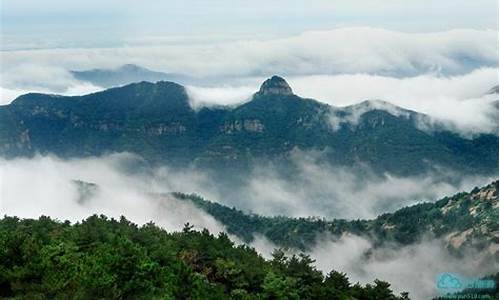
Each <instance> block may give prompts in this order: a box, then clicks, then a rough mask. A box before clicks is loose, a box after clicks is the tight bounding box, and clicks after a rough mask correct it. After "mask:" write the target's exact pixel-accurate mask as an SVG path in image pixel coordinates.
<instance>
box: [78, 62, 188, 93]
mask: <svg viewBox="0 0 500 300" xmlns="http://www.w3.org/2000/svg"><path fill="white" fill-rule="evenodd" d="M70 73H71V74H72V75H73V77H75V78H76V79H78V80H81V81H86V82H89V83H92V84H93V85H97V86H100V87H104V88H111V87H118V86H122V85H127V84H130V83H134V82H140V81H150V82H157V81H174V82H178V83H181V84H187V83H189V82H191V81H192V78H191V77H189V76H187V75H183V74H177V73H164V72H157V71H152V70H149V69H147V68H144V67H140V66H137V65H134V64H126V65H123V66H121V67H118V68H115V69H92V70H82V71H70Z"/></svg>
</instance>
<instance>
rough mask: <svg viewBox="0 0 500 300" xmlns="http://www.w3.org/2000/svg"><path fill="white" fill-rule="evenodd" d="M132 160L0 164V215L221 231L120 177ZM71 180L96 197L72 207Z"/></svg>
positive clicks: (187, 207) (137, 181)
mask: <svg viewBox="0 0 500 300" xmlns="http://www.w3.org/2000/svg"><path fill="white" fill-rule="evenodd" d="M135 160H136V158H134V157H133V156H130V155H128V154H117V155H111V156H107V157H102V158H88V159H73V160H68V161H65V160H61V159H58V158H55V157H36V158H34V159H15V160H3V159H2V160H0V214H1V215H14V216H18V217H21V218H37V217H39V216H41V215H47V216H51V217H53V218H57V219H59V220H70V221H72V222H75V221H80V220H82V219H84V218H86V217H88V216H90V215H92V214H104V215H106V216H108V217H114V218H119V217H120V216H121V215H124V216H126V217H127V218H128V219H129V220H131V221H133V222H135V223H138V224H144V223H147V222H150V221H154V222H155V223H156V224H157V225H159V226H161V227H163V228H165V229H167V230H180V229H182V227H183V225H184V224H185V223H186V222H190V223H191V224H193V225H195V226H196V228H199V229H200V228H207V229H209V230H210V231H211V232H213V233H217V232H220V231H223V230H224V228H223V226H222V225H220V224H219V223H218V222H216V221H215V220H214V219H213V218H212V217H211V216H209V215H207V214H206V213H204V212H202V211H200V210H199V209H196V208H195V207H194V206H192V205H191V204H189V203H187V202H181V201H179V200H176V199H175V198H173V197H169V196H168V195H163V196H159V195H158V193H160V192H162V191H165V189H157V188H158V187H155V186H154V185H152V184H151V182H150V181H148V177H147V176H140V175H138V174H135V175H134V174H130V173H127V172H125V171H124V168H126V165H127V164H134V163H135ZM72 180H83V181H87V182H91V183H96V184H97V185H98V186H99V188H98V192H97V193H96V195H94V196H93V197H92V198H90V199H88V201H85V202H84V203H78V201H77V200H78V198H79V194H78V188H77V186H76V185H75V184H74V183H72Z"/></svg>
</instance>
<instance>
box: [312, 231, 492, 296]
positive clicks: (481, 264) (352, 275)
mask: <svg viewBox="0 0 500 300" xmlns="http://www.w3.org/2000/svg"><path fill="white" fill-rule="evenodd" d="M465 252H466V254H465V255H464V256H463V257H458V256H454V255H452V254H451V253H450V252H449V251H448V250H447V249H446V246H445V245H444V244H443V243H442V242H441V241H439V240H437V239H429V240H424V241H421V242H419V243H417V244H414V245H409V246H405V247H394V246H384V247H378V248H376V247H373V245H372V244H371V242H370V241H368V240H366V239H364V238H362V237H359V236H354V235H345V236H343V237H342V238H340V239H338V240H330V241H328V239H326V240H322V241H320V242H319V243H318V245H317V246H316V247H315V249H313V250H312V251H311V253H310V255H311V256H312V257H313V258H315V259H316V265H317V266H318V267H319V268H320V269H321V270H323V271H324V272H328V271H329V270H332V269H335V270H337V271H340V272H345V273H347V274H348V276H349V279H350V280H351V282H357V281H359V282H361V283H370V282H373V280H375V279H377V278H378V279H380V280H384V281H388V282H389V283H391V285H392V287H393V288H394V289H395V290H397V291H399V292H402V291H407V292H410V297H411V298H412V299H431V298H432V297H435V296H437V295H438V293H439V291H438V290H437V289H436V284H437V282H436V278H437V277H438V275H439V274H442V273H443V272H452V273H456V274H461V275H462V276H466V277H473V278H478V277H480V276H484V275H491V274H494V273H496V272H497V271H498V262H496V261H495V259H494V258H493V257H492V256H491V257H490V256H488V255H487V253H484V252H479V251H477V250H473V249H467V250H466V251H465Z"/></svg>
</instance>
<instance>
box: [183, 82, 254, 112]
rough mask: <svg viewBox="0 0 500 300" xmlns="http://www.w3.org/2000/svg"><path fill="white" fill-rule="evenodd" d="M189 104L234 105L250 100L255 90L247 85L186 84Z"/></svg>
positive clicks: (200, 105) (197, 106) (194, 105)
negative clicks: (205, 85)
mask: <svg viewBox="0 0 500 300" xmlns="http://www.w3.org/2000/svg"><path fill="white" fill-rule="evenodd" d="M186 90H187V93H188V95H189V99H190V101H191V106H192V107H193V108H195V109H197V108H200V107H203V106H210V105H236V104H241V103H243V102H245V101H248V100H250V98H251V95H252V94H253V93H254V92H255V89H254V88H253V87H248V86H222V87H201V86H187V87H186Z"/></svg>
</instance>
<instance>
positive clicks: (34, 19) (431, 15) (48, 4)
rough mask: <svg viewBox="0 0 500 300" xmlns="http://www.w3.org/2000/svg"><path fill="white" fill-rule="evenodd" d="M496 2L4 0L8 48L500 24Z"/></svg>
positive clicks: (493, 26)
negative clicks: (355, 29) (366, 28)
mask: <svg viewBox="0 0 500 300" xmlns="http://www.w3.org/2000/svg"><path fill="white" fill-rule="evenodd" d="M496 7H497V1H494V0H477V1H470V0H444V1H433V0H420V1H411V2H410V1H405V0H371V1H364V0H351V1H338V0H333V1H332V0H316V1H297V0H274V1H265V0H254V1H242V0H233V1H230V0H214V1H200V0H191V1H185V0H182V1H178V0H169V1H159V0H158V1H156V0H146V1H133V0H106V1H98V0H87V1H66V0H47V1H38V0H23V1H18V0H2V1H1V24H2V49H32V48H46V47H118V46H124V45H131V44H149V43H176V44H177V43H213V42H216V41H223V40H233V39H241V38H276V37H285V36H292V35H296V34H299V33H301V32H304V31H311V30H327V29H332V28H338V27H358V26H369V27H377V28H385V29H390V30H397V31H406V32H429V31H444V30H449V29H455V28H473V29H496V28H497V23H498V18H497V9H496Z"/></svg>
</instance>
